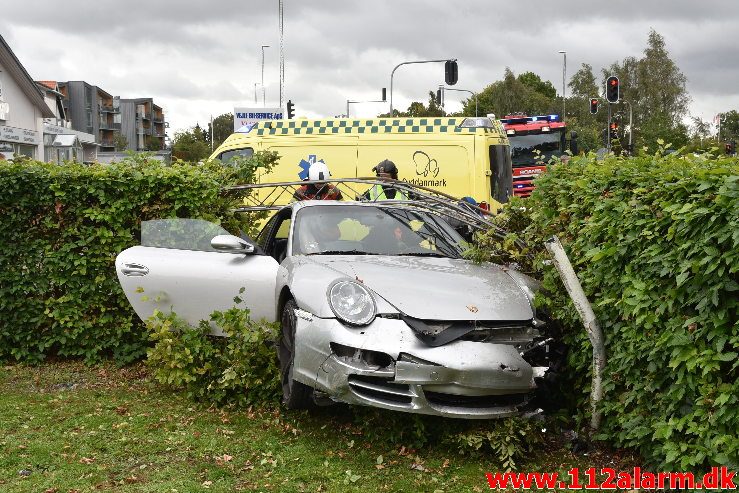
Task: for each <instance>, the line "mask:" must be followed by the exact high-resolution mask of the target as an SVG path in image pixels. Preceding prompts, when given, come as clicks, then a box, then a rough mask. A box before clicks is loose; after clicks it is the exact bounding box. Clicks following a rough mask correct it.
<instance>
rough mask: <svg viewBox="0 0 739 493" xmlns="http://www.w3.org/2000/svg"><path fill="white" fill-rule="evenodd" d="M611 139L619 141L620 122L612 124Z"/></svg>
mask: <svg viewBox="0 0 739 493" xmlns="http://www.w3.org/2000/svg"><path fill="white" fill-rule="evenodd" d="M610 139H611V140H616V139H618V122H611V133H610Z"/></svg>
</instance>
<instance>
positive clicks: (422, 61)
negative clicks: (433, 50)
mask: <svg viewBox="0 0 739 493" xmlns="http://www.w3.org/2000/svg"><path fill="white" fill-rule="evenodd" d="M447 61H452V62H456V61H457V59H456V58H445V59H444V60H418V61H414V62H402V63H399V64H397V65H396V66H395V68H394V69H393V71H392V72H390V116H391V117H392V116H393V76H394V75H395V71H396V70H398V67H400V66H401V65H411V64H414V63H440V62H447Z"/></svg>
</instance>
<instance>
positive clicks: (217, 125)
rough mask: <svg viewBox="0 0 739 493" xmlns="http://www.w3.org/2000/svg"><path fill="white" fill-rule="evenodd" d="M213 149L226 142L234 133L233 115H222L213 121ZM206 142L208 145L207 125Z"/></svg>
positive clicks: (209, 127) (209, 130)
mask: <svg viewBox="0 0 739 493" xmlns="http://www.w3.org/2000/svg"><path fill="white" fill-rule="evenodd" d="M212 130H213V149H215V148H217V147H218V146H220V145H221V144H223V141H224V140H226V139H227V138H228V137H229V136H230V135H231V134H232V133H233V131H234V115H233V113H224V114H222V115H220V116H217V117H215V118H214V119H213V128H212ZM206 133H207V135H206V142H208V143H210V133H211V125H210V123H209V124H208V130H207V131H206Z"/></svg>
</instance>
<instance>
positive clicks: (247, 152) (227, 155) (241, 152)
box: [218, 147, 254, 163]
mask: <svg viewBox="0 0 739 493" xmlns="http://www.w3.org/2000/svg"><path fill="white" fill-rule="evenodd" d="M253 155H254V149H252V148H251V147H246V148H244V149H232V150H230V151H223V152H222V153H220V154H219V155H218V159H220V160H221V161H222V162H224V163H227V162H228V161H230V160H231V159H232V158H234V157H235V156H242V157H247V158H248V157H252V156H253Z"/></svg>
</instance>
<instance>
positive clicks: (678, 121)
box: [603, 29, 690, 151]
mask: <svg viewBox="0 0 739 493" xmlns="http://www.w3.org/2000/svg"><path fill="white" fill-rule="evenodd" d="M609 75H615V76H617V77H618V78H619V80H620V86H621V98H622V99H624V100H626V101H629V102H630V103H631V105H632V106H633V110H634V135H635V139H636V141H637V142H639V144H638V145H635V147H640V146H646V147H647V148H648V149H649V150H650V151H651V150H654V149H655V148H656V147H657V139H663V140H664V141H665V142H667V143H671V144H672V146H673V147H681V146H682V145H684V144H686V143H687V141H688V135H687V133H688V129H687V127H686V126H685V124H684V123H683V118H684V117H685V116H686V115H687V114H688V104H689V103H690V96H689V95H688V92H687V89H686V88H685V85H686V81H687V79H686V78H685V75H683V73H682V72H681V71H680V69H679V68H678V67H677V65H676V64H675V62H674V61H673V60H672V59H671V58H670V54H669V52H668V51H667V48H666V46H665V39H664V38H663V37H662V36H661V35H660V34H659V33H657V32H656V31H655V30H654V29H652V30H650V31H649V36H648V39H647V47H646V48H645V49H644V55H643V56H642V58H640V59H636V58H634V57H627V58H625V59H624V60H623V62H621V63H618V62H616V63H614V64H612V65H611V66H610V67H609V68H608V69H604V70H603V79H604V80H605V78H606V77H608V76H609Z"/></svg>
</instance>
